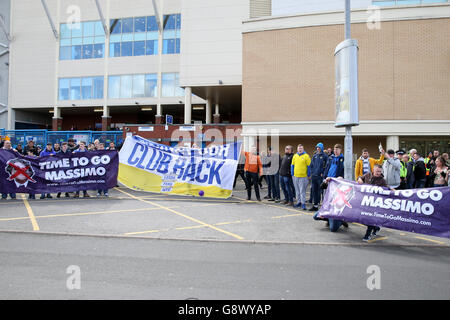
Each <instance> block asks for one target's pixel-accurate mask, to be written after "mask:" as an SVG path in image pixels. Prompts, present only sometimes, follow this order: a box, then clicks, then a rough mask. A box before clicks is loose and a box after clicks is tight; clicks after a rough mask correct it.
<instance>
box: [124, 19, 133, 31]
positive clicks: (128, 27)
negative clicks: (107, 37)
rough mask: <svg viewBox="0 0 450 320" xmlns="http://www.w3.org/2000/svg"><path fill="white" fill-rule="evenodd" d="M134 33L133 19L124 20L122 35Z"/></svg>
mask: <svg viewBox="0 0 450 320" xmlns="http://www.w3.org/2000/svg"><path fill="white" fill-rule="evenodd" d="M129 32H133V18H126V19H122V33H129Z"/></svg>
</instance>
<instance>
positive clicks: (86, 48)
mask: <svg viewBox="0 0 450 320" xmlns="http://www.w3.org/2000/svg"><path fill="white" fill-rule="evenodd" d="M92 52H93V45H92V44H85V45H83V54H82V55H83V59H91V58H92Z"/></svg>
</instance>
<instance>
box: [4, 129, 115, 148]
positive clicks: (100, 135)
mask: <svg viewBox="0 0 450 320" xmlns="http://www.w3.org/2000/svg"><path fill="white" fill-rule="evenodd" d="M0 135H1V136H3V137H4V136H7V137H9V138H10V140H11V144H12V145H13V147H14V148H15V147H16V146H17V145H18V144H19V143H20V144H22V146H25V145H26V144H27V143H28V141H30V140H33V141H34V143H35V145H40V146H41V147H42V148H43V147H44V146H45V145H46V144H47V143H48V142H51V143H52V144H54V143H62V142H67V140H68V139H69V138H72V139H74V140H75V141H76V142H77V143H78V142H80V141H84V142H86V143H90V142H94V141H95V140H96V139H98V140H99V141H100V142H101V143H104V144H105V148H107V147H109V143H110V142H114V144H115V145H116V146H120V145H121V144H122V143H123V138H122V137H123V133H122V131H48V130H30V129H23V130H5V129H0Z"/></svg>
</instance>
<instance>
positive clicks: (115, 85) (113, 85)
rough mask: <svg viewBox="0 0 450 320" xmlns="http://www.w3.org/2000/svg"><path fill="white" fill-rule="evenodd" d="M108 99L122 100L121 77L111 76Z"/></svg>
mask: <svg viewBox="0 0 450 320" xmlns="http://www.w3.org/2000/svg"><path fill="white" fill-rule="evenodd" d="M108 97H109V98H111V99H117V98H120V76H109V79H108Z"/></svg>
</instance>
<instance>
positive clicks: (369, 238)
mask: <svg viewBox="0 0 450 320" xmlns="http://www.w3.org/2000/svg"><path fill="white" fill-rule="evenodd" d="M371 239H372V237H371V236H364V238H363V239H362V241H364V242H368V241H370V240H371Z"/></svg>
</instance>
